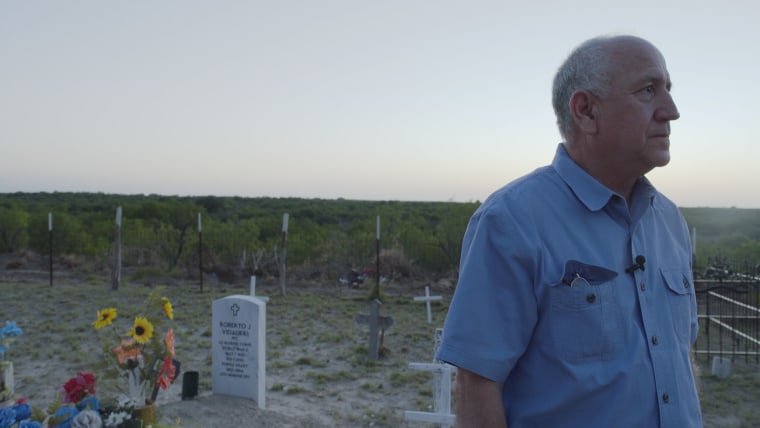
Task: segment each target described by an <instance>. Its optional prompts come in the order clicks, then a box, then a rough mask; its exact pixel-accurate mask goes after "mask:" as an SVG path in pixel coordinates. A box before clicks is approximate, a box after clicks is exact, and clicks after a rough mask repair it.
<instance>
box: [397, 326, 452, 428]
mask: <svg viewBox="0 0 760 428" xmlns="http://www.w3.org/2000/svg"><path fill="white" fill-rule="evenodd" d="M442 336H443V329H441V328H437V329H435V336H434V345H433V362H432V363H409V368H410V369H414V370H424V371H429V372H432V373H433V411H432V412H418V411H415V410H406V411H404V418H405V419H406V420H407V421H416V422H429V423H436V424H440V426H441V427H443V428H448V427H450V426H452V425H454V423H455V422H456V415H454V414H452V413H451V376H452V375H453V374H454V372H455V371H456V369H457V368H456V367H454V366H452V365H450V364H447V363H445V362H443V361H440V360H437V359H436V358H435V356H436V355H437V354H438V348H439V347H440V345H441V338H442Z"/></svg>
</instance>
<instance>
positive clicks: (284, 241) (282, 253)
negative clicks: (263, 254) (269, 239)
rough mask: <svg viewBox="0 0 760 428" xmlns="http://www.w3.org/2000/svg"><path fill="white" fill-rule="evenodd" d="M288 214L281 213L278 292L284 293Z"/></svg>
mask: <svg viewBox="0 0 760 428" xmlns="http://www.w3.org/2000/svg"><path fill="white" fill-rule="evenodd" d="M289 219H290V214H288V213H285V214H283V215H282V240H281V243H280V294H281V295H283V296H284V295H285V284H286V276H287V274H286V268H287V265H286V262H285V259H286V258H287V255H288V220H289Z"/></svg>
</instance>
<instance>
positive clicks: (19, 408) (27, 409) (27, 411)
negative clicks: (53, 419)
mask: <svg viewBox="0 0 760 428" xmlns="http://www.w3.org/2000/svg"><path fill="white" fill-rule="evenodd" d="M11 408H12V409H13V410H15V411H16V420H17V421H23V420H24V419H29V418H31V417H32V407H31V406H30V405H28V404H16V405H15V406H13V407H11Z"/></svg>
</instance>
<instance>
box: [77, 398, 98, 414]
mask: <svg viewBox="0 0 760 428" xmlns="http://www.w3.org/2000/svg"><path fill="white" fill-rule="evenodd" d="M77 409H79V411H80V412H81V411H82V410H87V409H90V410H95V411H98V410H100V400H98V397H94V396H90V397H87V398H85V399H84V400H82V401H80V402H79V403H77Z"/></svg>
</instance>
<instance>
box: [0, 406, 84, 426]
mask: <svg viewBox="0 0 760 428" xmlns="http://www.w3.org/2000/svg"><path fill="white" fill-rule="evenodd" d="M78 413H79V410H77V409H76V408H74V407H61V408H60V409H58V411H57V412H55V415H53V416H55V418H56V419H61V418H66V420H64V421H63V422H61V423H60V424H58V425H56V426H54V427H53V428H71V421H73V420H74V417H76V415H77V414H78ZM0 428H2V427H0Z"/></svg>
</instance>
